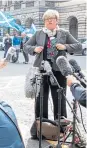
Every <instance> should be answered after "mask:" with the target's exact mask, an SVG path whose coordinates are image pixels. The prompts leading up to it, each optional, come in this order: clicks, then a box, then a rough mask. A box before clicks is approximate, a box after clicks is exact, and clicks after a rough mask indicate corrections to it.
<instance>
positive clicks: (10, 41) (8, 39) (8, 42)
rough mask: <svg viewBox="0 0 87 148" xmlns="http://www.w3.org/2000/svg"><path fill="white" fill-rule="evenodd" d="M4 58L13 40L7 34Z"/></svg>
mask: <svg viewBox="0 0 87 148" xmlns="http://www.w3.org/2000/svg"><path fill="white" fill-rule="evenodd" d="M4 45H5V46H4V50H5V52H4V58H5V57H6V54H7V51H8V49H9V48H10V47H11V46H12V39H11V37H10V35H9V34H6V38H5V40H4Z"/></svg>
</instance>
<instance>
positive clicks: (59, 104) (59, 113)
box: [54, 76, 80, 148]
mask: <svg viewBox="0 0 87 148" xmlns="http://www.w3.org/2000/svg"><path fill="white" fill-rule="evenodd" d="M54 79H55V82H56V84H57V86H58V90H57V92H58V127H59V131H58V144H57V145H56V147H55V148H62V146H61V144H60V116H61V99H62V96H63V97H64V99H65V100H66V101H67V103H68V105H69V107H70V108H71V111H72V112H73V139H72V146H73V147H72V148H75V144H74V139H75V121H76V119H77V121H78V122H80V121H79V119H78V117H77V115H76V112H75V111H74V110H75V109H76V101H75V102H74V106H73V109H74V110H73V109H72V107H71V105H70V103H69V102H68V100H67V98H66V96H65V94H64V92H63V88H62V87H61V86H60V85H59V83H58V81H57V79H56V78H55V76H54Z"/></svg>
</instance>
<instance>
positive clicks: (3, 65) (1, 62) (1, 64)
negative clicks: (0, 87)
mask: <svg viewBox="0 0 87 148" xmlns="http://www.w3.org/2000/svg"><path fill="white" fill-rule="evenodd" d="M6 65H7V62H6V61H5V58H4V59H1V60H0V69H1V68H3V67H5V66H6Z"/></svg>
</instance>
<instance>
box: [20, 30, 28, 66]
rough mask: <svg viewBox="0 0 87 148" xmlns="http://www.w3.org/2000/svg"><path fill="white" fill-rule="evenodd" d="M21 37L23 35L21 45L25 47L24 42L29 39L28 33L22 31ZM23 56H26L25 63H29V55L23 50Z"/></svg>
mask: <svg viewBox="0 0 87 148" xmlns="http://www.w3.org/2000/svg"><path fill="white" fill-rule="evenodd" d="M21 37H22V40H21V45H22V49H23V46H24V44H25V43H26V42H27V41H28V40H29V37H28V36H27V35H26V33H24V32H23V33H21ZM23 56H24V59H25V61H24V62H23V63H24V64H28V62H29V55H28V54H26V53H25V52H24V51H23Z"/></svg>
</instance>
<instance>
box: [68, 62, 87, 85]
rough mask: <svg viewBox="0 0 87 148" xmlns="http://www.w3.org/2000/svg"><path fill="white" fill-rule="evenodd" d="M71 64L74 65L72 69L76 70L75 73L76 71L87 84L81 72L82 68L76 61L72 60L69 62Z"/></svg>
mask: <svg viewBox="0 0 87 148" xmlns="http://www.w3.org/2000/svg"><path fill="white" fill-rule="evenodd" d="M69 63H70V64H71V65H72V67H73V68H74V71H75V72H76V73H78V74H79V76H80V77H81V78H83V79H84V80H85V82H87V80H86V79H85V76H84V74H83V73H82V72H81V68H80V66H79V65H78V63H77V62H76V60H74V59H71V60H69Z"/></svg>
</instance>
